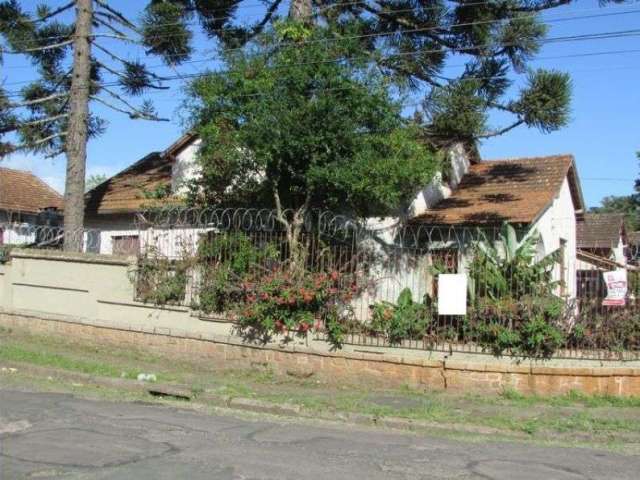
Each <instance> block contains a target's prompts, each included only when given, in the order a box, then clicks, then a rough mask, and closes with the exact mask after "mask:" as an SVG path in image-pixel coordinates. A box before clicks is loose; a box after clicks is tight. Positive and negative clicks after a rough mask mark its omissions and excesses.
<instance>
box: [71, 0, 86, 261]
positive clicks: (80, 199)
mask: <svg viewBox="0 0 640 480" xmlns="http://www.w3.org/2000/svg"><path fill="white" fill-rule="evenodd" d="M92 19H93V0H76V30H75V33H74V41H73V73H72V75H73V77H72V79H71V89H70V96H69V109H70V114H69V130H68V133H67V138H66V146H65V150H66V153H67V176H66V181H65V191H64V230H65V235H64V250H65V251H70V252H80V251H82V246H83V236H84V235H83V226H84V177H85V170H86V161H87V130H88V118H89V86H90V81H91V43H90V38H89V35H91V22H92Z"/></svg>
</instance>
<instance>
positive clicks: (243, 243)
mask: <svg viewBox="0 0 640 480" xmlns="http://www.w3.org/2000/svg"><path fill="white" fill-rule="evenodd" d="M279 257H280V252H279V251H278V249H277V247H276V246H275V245H274V244H273V243H265V244H263V245H260V246H256V245H254V244H253V243H252V242H251V239H250V238H249V237H248V236H247V235H245V234H244V233H242V232H225V233H223V234H217V235H215V236H213V237H210V238H204V239H202V240H201V241H200V244H199V245H198V262H197V264H198V271H199V273H200V276H201V277H200V283H199V291H198V300H197V301H196V302H195V303H194V304H193V306H194V307H195V308H197V309H199V310H200V311H201V312H202V313H204V314H210V313H222V312H224V311H225V310H231V309H234V308H235V307H236V305H237V304H238V303H239V302H241V301H242V299H243V290H242V288H241V286H240V285H241V283H242V282H243V281H244V279H245V277H246V276H247V275H249V274H250V273H252V272H253V271H254V270H256V269H258V270H259V271H262V272H264V271H265V270H264V269H268V267H269V264H270V262H274V261H275V260H276V259H279Z"/></svg>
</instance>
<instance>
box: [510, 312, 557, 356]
mask: <svg viewBox="0 0 640 480" xmlns="http://www.w3.org/2000/svg"><path fill="white" fill-rule="evenodd" d="M519 336H520V341H519V343H518V345H517V348H516V350H517V351H518V353H520V354H521V355H523V356H525V357H533V358H549V357H551V356H552V355H553V353H554V352H555V351H556V350H558V349H559V348H561V347H562V346H563V345H564V343H565V336H564V334H563V333H562V331H560V329H559V328H557V327H556V326H554V325H552V324H551V323H550V322H549V320H547V319H545V318H544V317H542V316H537V317H533V318H530V319H529V320H527V321H526V322H525V323H524V324H522V326H521V328H520V331H519Z"/></svg>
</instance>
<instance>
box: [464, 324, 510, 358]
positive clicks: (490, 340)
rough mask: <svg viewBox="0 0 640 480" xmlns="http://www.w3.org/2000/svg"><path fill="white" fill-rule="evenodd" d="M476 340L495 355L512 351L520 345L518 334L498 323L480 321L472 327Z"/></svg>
mask: <svg viewBox="0 0 640 480" xmlns="http://www.w3.org/2000/svg"><path fill="white" fill-rule="evenodd" d="M474 335H475V337H476V342H477V343H478V345H480V346H481V347H482V349H483V350H487V351H490V352H491V353H492V354H493V355H495V356H496V357H499V356H501V355H503V354H504V353H505V352H512V351H514V350H515V349H517V347H518V345H520V342H521V339H520V334H519V333H518V332H517V331H513V330H511V329H510V328H509V327H506V326H504V325H501V324H500V323H481V324H479V325H477V326H476V327H475V329H474Z"/></svg>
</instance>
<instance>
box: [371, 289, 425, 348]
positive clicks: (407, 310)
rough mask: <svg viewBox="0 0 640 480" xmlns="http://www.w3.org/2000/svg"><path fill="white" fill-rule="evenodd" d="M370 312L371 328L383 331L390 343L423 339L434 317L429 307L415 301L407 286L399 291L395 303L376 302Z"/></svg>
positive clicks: (374, 330) (375, 330)
mask: <svg viewBox="0 0 640 480" xmlns="http://www.w3.org/2000/svg"><path fill="white" fill-rule="evenodd" d="M371 313H372V315H371V325H370V328H371V330H373V332H381V333H383V334H384V335H385V337H386V338H387V340H388V341H389V343H390V344H391V345H396V344H399V343H401V342H402V340H407V339H420V340H421V339H423V338H424V337H425V336H426V335H427V331H428V328H429V326H430V324H431V322H432V321H433V319H434V318H433V317H434V314H433V311H432V309H431V307H430V306H429V305H428V304H426V303H420V302H415V301H414V300H413V295H412V293H411V290H410V289H409V288H405V289H403V290H402V291H401V292H400V295H398V299H397V301H396V303H391V302H379V303H376V304H375V305H373V306H372V312H371Z"/></svg>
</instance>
